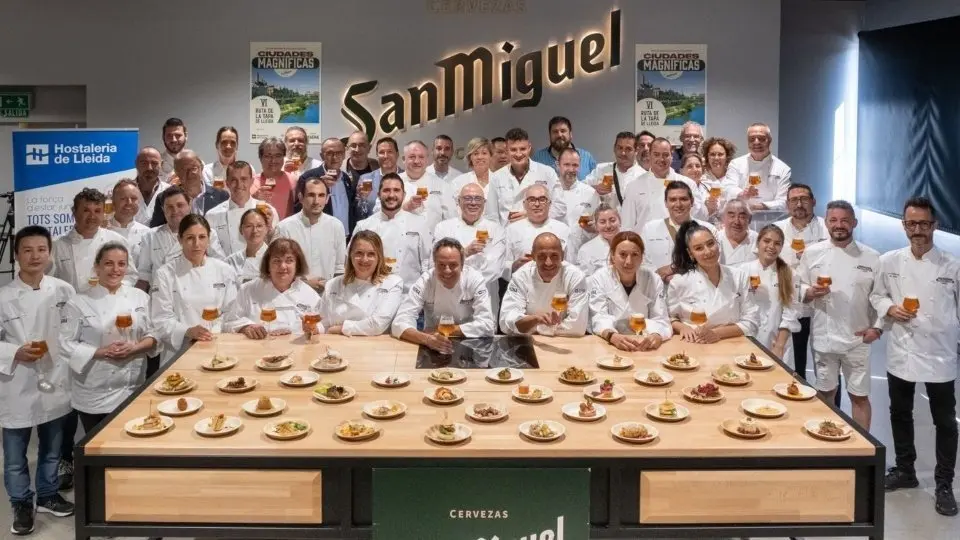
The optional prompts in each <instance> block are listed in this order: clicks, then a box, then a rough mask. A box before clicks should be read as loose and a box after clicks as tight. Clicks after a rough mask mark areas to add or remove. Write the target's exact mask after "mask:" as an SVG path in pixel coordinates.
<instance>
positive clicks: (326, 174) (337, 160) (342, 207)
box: [293, 137, 357, 231]
mask: <svg viewBox="0 0 960 540" xmlns="http://www.w3.org/2000/svg"><path fill="white" fill-rule="evenodd" d="M320 157H321V158H323V164H322V165H321V166H320V167H317V168H316V169H310V170H309V171H306V172H304V173H303V174H302V175H300V179H299V180H297V188H296V190H295V192H294V193H295V195H294V197H296V201H295V204H294V206H293V211H294V212H299V211H300V209H301V208H302V206H301V203H300V201H301V197H302V195H303V186H304V185H305V184H306V181H307V180H309V179H310V178H322V179H323V181H324V183H325V184H327V189H328V190H329V192H330V198H329V200H328V201H327V206H326V208H324V209H323V211H324V213H326V214H329V215H331V216H333V217H335V218H337V219H339V220H340V223H342V224H343V230H345V231H352V230H353V227H354V226H355V225H356V223H357V210H356V206H357V205H356V196H357V194H356V186H355V185H354V184H353V182H351V181H350V177H349V176H348V175H347V173H345V172H343V171H342V170H340V166H341V165H343V160H344V158H345V157H346V147H345V146H344V145H343V142H341V141H340V139H337V138H336V137H329V138H327V139H325V140H324V141H323V145H321V146H320Z"/></svg>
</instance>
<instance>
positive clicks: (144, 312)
mask: <svg viewBox="0 0 960 540" xmlns="http://www.w3.org/2000/svg"><path fill="white" fill-rule="evenodd" d="M121 313H127V314H129V315H130V316H131V317H132V318H133V326H131V327H130V328H128V329H126V330H125V332H126V333H125V335H124V336H121V335H120V331H119V330H118V329H117V315H119V314H121ZM63 318H64V319H65V321H66V322H64V323H63V324H62V325H60V350H61V352H62V353H63V358H64V359H65V360H67V361H68V362H69V364H70V368H71V370H72V373H71V375H72V376H73V381H72V384H71V391H70V402H71V404H72V405H73V408H74V409H76V410H78V411H81V412H85V413H88V414H108V413H111V412H113V410H114V409H116V408H117V407H118V406H119V405H120V404H121V403H123V400H125V399H127V397H129V396H130V394H133V393H134V392H135V391H137V390H139V389H140V385H142V384H143V381H144V380H145V379H146V376H147V357H148V356H152V355H153V354H154V353H151V352H149V351H148V352H144V353H142V354H140V355H138V356H133V357H129V358H125V359H123V360H111V359H108V358H94V356H93V355H94V353H96V351H97V349H98V348H100V347H105V346H107V345H110V344H111V343H113V342H115V341H124V340H126V341H130V342H132V343H137V342H139V341H140V340H142V339H144V338H146V337H153V338H154V339H156V336H155V335H154V333H153V328H152V325H151V324H150V297H149V296H147V293H145V292H143V291H141V290H140V289H136V288H134V287H130V286H128V285H121V286H120V288H119V289H117V292H116V293H114V294H110V292H109V291H107V289H105V288H103V287H94V288H92V289H90V290H89V291H87V292H85V293H81V294H78V295H76V296H74V297H73V298H72V299H70V301H69V302H67V305H66V306H64V308H63ZM158 343H159V340H158Z"/></svg>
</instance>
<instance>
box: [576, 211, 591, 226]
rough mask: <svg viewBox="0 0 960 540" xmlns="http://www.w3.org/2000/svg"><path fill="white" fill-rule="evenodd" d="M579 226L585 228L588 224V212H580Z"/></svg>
mask: <svg viewBox="0 0 960 540" xmlns="http://www.w3.org/2000/svg"><path fill="white" fill-rule="evenodd" d="M578 223H579V224H580V228H582V229H585V228H587V227H589V226H590V214H582V215H581V216H580V220H579V221H578Z"/></svg>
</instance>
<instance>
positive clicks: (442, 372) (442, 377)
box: [430, 367, 467, 384]
mask: <svg viewBox="0 0 960 540" xmlns="http://www.w3.org/2000/svg"><path fill="white" fill-rule="evenodd" d="M430 380H431V381H433V382H437V383H440V384H456V383H459V382H463V381H465V380H467V372H466V371H464V370H462V369H457V368H446V367H445V368H438V369H435V370H433V371H431V372H430Z"/></svg>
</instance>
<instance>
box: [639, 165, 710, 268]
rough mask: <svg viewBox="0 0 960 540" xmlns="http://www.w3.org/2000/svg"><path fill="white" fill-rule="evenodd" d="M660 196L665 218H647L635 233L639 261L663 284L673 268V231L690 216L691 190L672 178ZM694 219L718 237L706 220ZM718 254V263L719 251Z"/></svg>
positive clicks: (691, 205)
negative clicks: (639, 243) (640, 247)
mask: <svg viewBox="0 0 960 540" xmlns="http://www.w3.org/2000/svg"><path fill="white" fill-rule="evenodd" d="M663 199H664V207H665V208H666V209H667V217H665V218H662V219H661V218H657V219H651V220H650V221H648V222H647V223H646V224H644V226H643V228H642V229H641V230H640V233H639V234H640V238H642V239H643V244H644V250H643V264H645V265H646V266H649V267H650V268H652V269H654V270H656V272H657V275H659V276H660V279H662V280H663V282H664V283H669V282H670V279H671V278H672V277H673V274H674V271H675V270H676V269H675V268H674V267H673V248H674V247H675V246H676V245H677V231H679V230H680V226H681V225H683V224H684V223H686V222H688V221H690V220H691V219H693V218H692V216H691V210H692V208H693V190H692V189H690V186H689V185H687V183H685V182H681V181H679V180H674V181H671V182H670V183H669V184H667V189H666V190H664V193H663ZM694 221H696V222H697V223H699V224H700V225H703V226H704V227H706V229H707V230H709V231H710V233H711V234H713V236H714V237H717V236H719V234H717V229H716V228H714V226H713V225H711V224H710V222H708V221H706V220H702V219H694ZM635 232H636V231H635ZM720 257H721V259H720V260H721V262H722V261H723V254H722V253H721V255H720Z"/></svg>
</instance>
